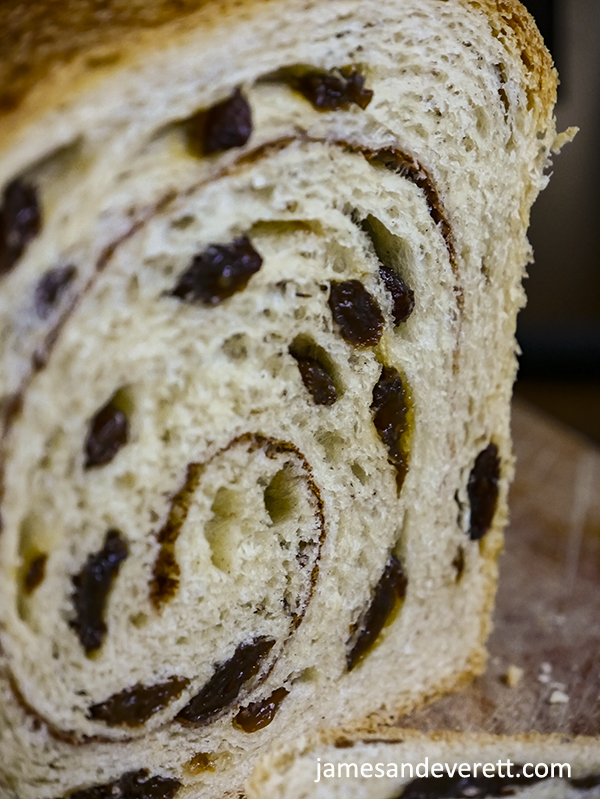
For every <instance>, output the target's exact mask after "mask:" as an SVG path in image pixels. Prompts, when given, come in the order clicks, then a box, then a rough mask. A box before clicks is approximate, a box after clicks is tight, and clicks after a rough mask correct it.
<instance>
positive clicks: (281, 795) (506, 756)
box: [247, 729, 600, 799]
mask: <svg viewBox="0 0 600 799" xmlns="http://www.w3.org/2000/svg"><path fill="white" fill-rule="evenodd" d="M501 796H517V797H522V799H598V797H600V747H598V741H597V739H595V738H584V737H575V738H568V737H565V736H562V735H546V736H545V735H517V736H510V737H506V736H501V735H482V734H481V733H478V734H475V735H473V734H472V735H469V734H452V733H437V734H433V735H429V736H426V735H423V734H422V733H418V732H415V731H414V730H401V729H396V730H387V731H384V732H381V731H380V732H379V733H377V734H376V735H375V734H371V735H366V734H365V735H363V736H356V735H350V736H348V735H345V734H344V733H343V732H341V731H340V732H337V733H335V732H330V733H327V734H323V735H321V736H320V738H319V739H318V740H315V739H313V741H312V743H308V742H307V741H306V740H301V741H298V742H297V743H296V744H295V745H293V746H290V745H288V746H287V747H286V746H281V747H279V748H278V749H277V750H276V751H274V752H272V753H271V754H270V755H268V756H267V757H265V758H264V760H262V761H261V763H260V764H259V765H258V766H257V768H256V770H255V772H254V774H253V775H252V777H251V779H250V780H249V784H248V791H247V797H248V799H309V798H310V799H467V797H471V798H472V797H482V798H483V797H501Z"/></svg>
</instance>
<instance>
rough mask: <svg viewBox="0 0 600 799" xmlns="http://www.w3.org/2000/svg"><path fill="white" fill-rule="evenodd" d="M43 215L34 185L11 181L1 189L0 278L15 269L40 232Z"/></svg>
mask: <svg viewBox="0 0 600 799" xmlns="http://www.w3.org/2000/svg"><path fill="white" fill-rule="evenodd" d="M41 226H42V216H41V213H40V206H39V203H38V198H37V190H36V188H35V186H32V185H30V184H28V183H25V182H24V181H22V180H19V179H17V180H13V181H12V183H9V184H8V186H7V187H6V188H5V189H4V196H3V204H2V206H1V207H0V275H4V274H6V273H7V272H10V270H11V269H12V268H13V267H14V265H15V264H16V263H17V261H18V260H19V258H20V257H21V256H22V255H23V253H24V252H25V248H26V247H27V245H28V244H29V242H30V241H31V240H32V239H34V238H35V237H36V236H37V235H38V233H39V232H40V229H41Z"/></svg>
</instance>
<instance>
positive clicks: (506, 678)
mask: <svg viewBox="0 0 600 799" xmlns="http://www.w3.org/2000/svg"><path fill="white" fill-rule="evenodd" d="M523 674H524V672H523V669H521V668H519V666H515V665H510V666H509V667H508V669H507V671H506V674H504V675H503V676H502V682H503V683H504V684H505V685H507V686H508V687H509V688H516V686H517V685H518V684H519V683H520V682H521V680H522V679H523Z"/></svg>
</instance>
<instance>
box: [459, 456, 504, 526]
mask: <svg viewBox="0 0 600 799" xmlns="http://www.w3.org/2000/svg"><path fill="white" fill-rule="evenodd" d="M499 480H500V458H499V457H498V447H497V446H496V445H495V444H489V446H487V447H486V448H485V449H484V450H483V451H482V452H480V453H479V455H478V456H477V458H476V459H475V465H474V466H473V469H472V470H471V474H470V475H469V482H468V483H467V493H468V495H469V503H470V505H471V526H470V528H469V538H470V539H471V541H479V540H480V539H481V538H483V536H484V535H485V534H486V533H487V531H488V530H489V529H490V526H491V524H492V519H493V518H494V514H495V513H496V505H497V504H498V481H499Z"/></svg>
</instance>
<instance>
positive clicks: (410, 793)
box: [396, 764, 541, 799]
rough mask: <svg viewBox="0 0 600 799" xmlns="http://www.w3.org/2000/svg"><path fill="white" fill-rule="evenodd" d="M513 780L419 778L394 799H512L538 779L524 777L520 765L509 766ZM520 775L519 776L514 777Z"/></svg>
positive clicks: (495, 778)
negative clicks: (525, 786)
mask: <svg viewBox="0 0 600 799" xmlns="http://www.w3.org/2000/svg"><path fill="white" fill-rule="evenodd" d="M512 771H513V773H514V774H515V776H514V777H508V776H503V777H500V776H494V777H461V776H460V775H458V774H457V775H455V776H453V777H448V776H442V777H418V778H417V779H416V780H413V781H412V782H409V783H408V785H406V786H405V787H404V789H403V790H402V791H401V792H400V793H399V794H398V796H397V797H396V799H460V797H480V798H481V799H484V797H489V799H492V797H500V796H512V795H513V794H514V793H515V790H514V789H516V788H518V787H519V786H522V785H533V784H535V783H537V782H540V781H541V778H540V777H526V776H525V775H524V774H523V769H522V766H519V765H515V764H513V765H512ZM517 774H518V775H519V776H518V777H517V776H516V775H517Z"/></svg>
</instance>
